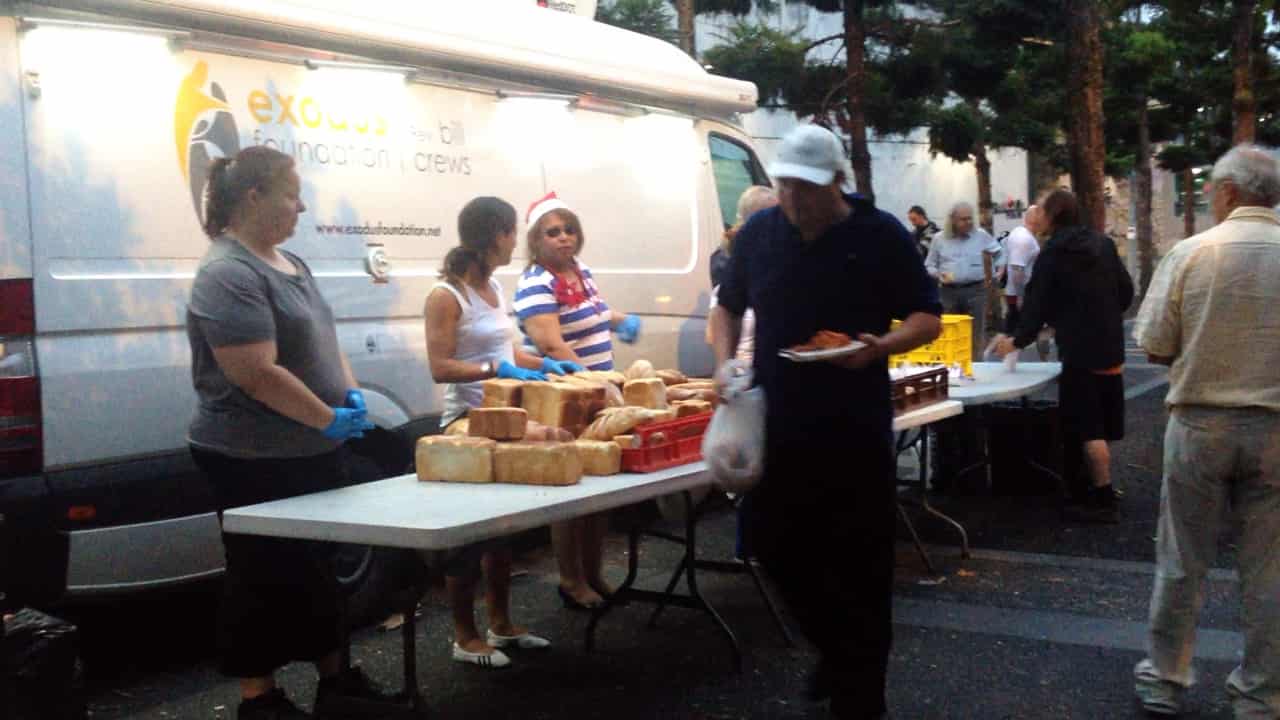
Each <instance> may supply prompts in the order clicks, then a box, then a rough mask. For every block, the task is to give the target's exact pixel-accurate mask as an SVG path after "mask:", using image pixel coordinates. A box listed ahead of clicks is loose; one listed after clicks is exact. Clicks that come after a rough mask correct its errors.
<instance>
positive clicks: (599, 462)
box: [573, 440, 622, 475]
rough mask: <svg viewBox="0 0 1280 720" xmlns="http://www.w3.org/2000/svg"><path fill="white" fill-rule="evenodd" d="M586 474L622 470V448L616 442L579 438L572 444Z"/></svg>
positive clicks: (614, 472)
mask: <svg viewBox="0 0 1280 720" xmlns="http://www.w3.org/2000/svg"><path fill="white" fill-rule="evenodd" d="M573 446H574V447H575V448H577V450H578V456H579V457H580V458H581V459H582V471H583V472H584V473H586V474H587V475H617V474H618V473H620V472H622V448H621V447H619V446H618V444H617V443H616V442H608V441H600V440H579V441H577V442H575V443H574V444H573Z"/></svg>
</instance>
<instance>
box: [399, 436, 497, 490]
mask: <svg viewBox="0 0 1280 720" xmlns="http://www.w3.org/2000/svg"><path fill="white" fill-rule="evenodd" d="M497 445H498V443H496V442H494V441H493V440H490V439H488V438H474V437H458V436H453V435H431V436H429V437H424V438H419V439H418V443H417V446H416V447H415V448H414V465H415V467H416V469H417V471H418V479H419V480H422V481H425V482H460V483H489V482H493V480H494V473H493V451H494V448H495V447H496V446H497Z"/></svg>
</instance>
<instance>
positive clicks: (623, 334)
mask: <svg viewBox="0 0 1280 720" xmlns="http://www.w3.org/2000/svg"><path fill="white" fill-rule="evenodd" d="M614 332H616V333H618V339H619V340H621V341H622V342H624V343H626V344H628V345H631V344H632V343H634V342H635V341H636V340H638V339H639V338H640V318H639V317H637V316H635V315H628V316H627V317H626V319H625V320H623V321H622V322H620V323H618V327H617V328H615V329H614Z"/></svg>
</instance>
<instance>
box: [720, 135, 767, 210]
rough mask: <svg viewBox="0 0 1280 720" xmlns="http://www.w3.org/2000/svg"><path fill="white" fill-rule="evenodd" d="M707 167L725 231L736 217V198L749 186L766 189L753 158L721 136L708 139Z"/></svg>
mask: <svg viewBox="0 0 1280 720" xmlns="http://www.w3.org/2000/svg"><path fill="white" fill-rule="evenodd" d="M708 141H709V143H708V144H709V145H710V148H711V167H712V169H713V171H714V172H715V174H716V195H717V196H718V197H719V199H720V217H721V218H722V219H723V220H724V226H725V229H728V228H730V227H732V226H733V223H734V221H735V220H736V219H737V217H736V216H737V214H738V197H739V196H741V195H742V191H743V190H746V189H747V188H748V187H750V186H752V185H770V183H769V177H768V176H767V175H765V173H764V170H763V169H762V168H761V167H760V161H759V160H757V159H756V157H755V154H754V153H752V152H751V150H750V149H748V148H747V147H745V146H744V145H742V144H740V143H737V142H734V141H733V140H730V139H729V138H727V137H724V136H723V135H716V134H712V135H711V136H710V137H709V138H708Z"/></svg>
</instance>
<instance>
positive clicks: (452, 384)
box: [425, 197, 581, 667]
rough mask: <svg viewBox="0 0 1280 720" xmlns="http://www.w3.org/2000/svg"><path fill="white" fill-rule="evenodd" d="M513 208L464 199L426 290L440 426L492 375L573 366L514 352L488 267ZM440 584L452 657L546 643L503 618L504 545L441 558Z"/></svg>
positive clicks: (488, 657)
mask: <svg viewBox="0 0 1280 720" xmlns="http://www.w3.org/2000/svg"><path fill="white" fill-rule="evenodd" d="M515 233H516V211H515V208H513V207H511V205H510V204H508V203H506V202H504V201H502V200H500V199H498V198H494V197H480V198H476V199H474V200H472V201H471V202H469V203H467V205H466V206H465V207H464V208H463V209H462V212H461V213H460V214H459V215H458V236H459V238H460V240H461V244H460V245H458V247H455V248H453V249H452V250H450V251H449V254H448V255H447V256H446V257H445V262H444V268H443V269H442V270H441V273H440V274H441V278H442V280H443V282H440V283H438V284H436V286H435V287H433V288H432V289H431V293H430V294H429V295H427V302H426V312H425V314H426V331H427V357H428V360H429V362H430V364H431V376H432V378H433V379H434V380H435V381H436V382H437V383H443V384H445V408H444V415H443V417H442V418H441V427H447V426H448V425H449V424H450V423H453V422H454V421H456V420H458V419H460V418H462V417H464V416H465V415H466V413H467V411H468V410H470V409H471V408H473V407H476V406H478V405H479V404H480V401H481V399H482V398H483V395H484V392H483V388H482V385H481V383H483V382H484V381H485V380H488V379H490V378H494V377H504V378H513V379H518V380H545V379H546V373H549V372H550V373H556V374H564V373H565V372H576V371H577V370H581V368H580V367H578V366H576V365H574V364H573V363H563V362H560V361H557V360H551V359H549V358H548V359H543V358H540V357H537V356H535V355H531V354H529V353H527V352H524V351H522V350H520V349H519V348H518V347H516V344H515V326H514V325H513V324H512V322H511V318H510V317H508V316H507V308H506V305H505V304H504V303H503V302H502V289H501V287H500V286H499V285H498V282H497V281H496V280H494V279H493V270H494V268H497V267H501V266H503V265H506V264H507V263H509V262H511V253H512V252H513V251H514V250H515V247H516V234H515ZM481 552H482V553H483V556H482V560H483V564H484V570H485V580H486V584H487V587H486V588H485V595H486V597H487V599H488V600H487V603H486V604H487V606H488V615H489V629H488V631H487V633H486V635H485V636H481V635H480V632H479V630H477V628H476V622H475V589H476V583H477V582H478V580H479V572H478V570H479V568H478V567H476V562H475V559H476V558H475V556H476V555H477V554H478V553H481ZM445 576H446V577H445V584H446V587H447V589H448V593H449V600H450V603H451V604H452V607H453V628H454V630H453V636H454V642H453V659H454V660H457V661H458V662H465V663H472V664H475V665H480V666H482V667H504V666H506V665H510V664H511V659H510V658H509V657H507V655H506V654H505V653H503V652H502V651H501V650H499V649H498V648H502V647H519V648H525V649H532V648H545V647H548V646H550V644H551V643H549V642H548V641H547V640H544V639H543V638H540V637H537V636H535V635H531V634H530V633H529V631H528V630H527V629H526V628H524V627H521V626H519V625H516V624H515V623H514V622H512V620H511V616H510V591H511V551H510V549H509V548H508V547H507V546H506V545H505V543H489V544H486V545H484V546H478V547H473V548H470V549H464V551H463V552H461V553H459V554H458V555H457V556H456V557H455V559H454V561H453V562H450V563H447V565H446V569H445Z"/></svg>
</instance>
